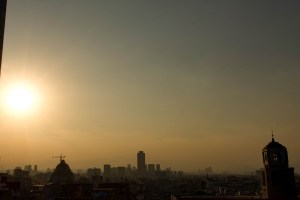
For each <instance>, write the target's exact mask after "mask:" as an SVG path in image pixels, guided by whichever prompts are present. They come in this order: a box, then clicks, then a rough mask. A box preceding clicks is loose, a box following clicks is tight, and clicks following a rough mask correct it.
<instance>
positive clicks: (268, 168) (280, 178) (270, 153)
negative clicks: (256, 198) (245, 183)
mask: <svg viewBox="0 0 300 200" xmlns="http://www.w3.org/2000/svg"><path fill="white" fill-rule="evenodd" d="M262 156H263V163H264V169H262V170H261V180H262V191H261V193H262V198H264V199H296V198H297V195H296V186H295V176H294V168H292V167H289V160H288V152H287V149H286V147H284V146H283V145H281V144H280V143H278V142H276V141H275V140H274V138H272V141H271V142H270V143H269V144H268V145H267V146H266V147H265V148H264V149H263V151H262Z"/></svg>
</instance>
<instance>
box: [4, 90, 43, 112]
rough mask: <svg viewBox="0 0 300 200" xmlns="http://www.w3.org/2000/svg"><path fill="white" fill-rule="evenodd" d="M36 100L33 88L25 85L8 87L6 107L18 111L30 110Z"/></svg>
mask: <svg viewBox="0 0 300 200" xmlns="http://www.w3.org/2000/svg"><path fill="white" fill-rule="evenodd" d="M36 100H37V99H36V94H35V92H34V90H33V89H31V88H30V87H28V86H25V85H15V86H13V87H11V88H9V89H8V91H7V95H6V104H7V107H8V109H9V110H10V111H12V112H18V113H23V112H29V111H32V110H33V108H34V106H35V104H36Z"/></svg>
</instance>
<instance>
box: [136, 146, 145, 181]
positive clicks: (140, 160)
mask: <svg viewBox="0 0 300 200" xmlns="http://www.w3.org/2000/svg"><path fill="white" fill-rule="evenodd" d="M137 170H138V173H139V174H140V175H144V174H145V173H146V171H147V166H146V156H145V153H144V152H143V151H139V152H138V153H137Z"/></svg>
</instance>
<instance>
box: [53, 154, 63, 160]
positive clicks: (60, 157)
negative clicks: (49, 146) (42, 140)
mask: <svg viewBox="0 0 300 200" xmlns="http://www.w3.org/2000/svg"><path fill="white" fill-rule="evenodd" d="M65 157H66V156H63V155H62V154H60V156H52V158H59V160H60V162H61V161H62V160H63V159H64V158H65Z"/></svg>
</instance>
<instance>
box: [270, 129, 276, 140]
mask: <svg viewBox="0 0 300 200" xmlns="http://www.w3.org/2000/svg"><path fill="white" fill-rule="evenodd" d="M271 132H272V142H275V140H274V134H273V129H272V130H271Z"/></svg>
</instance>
